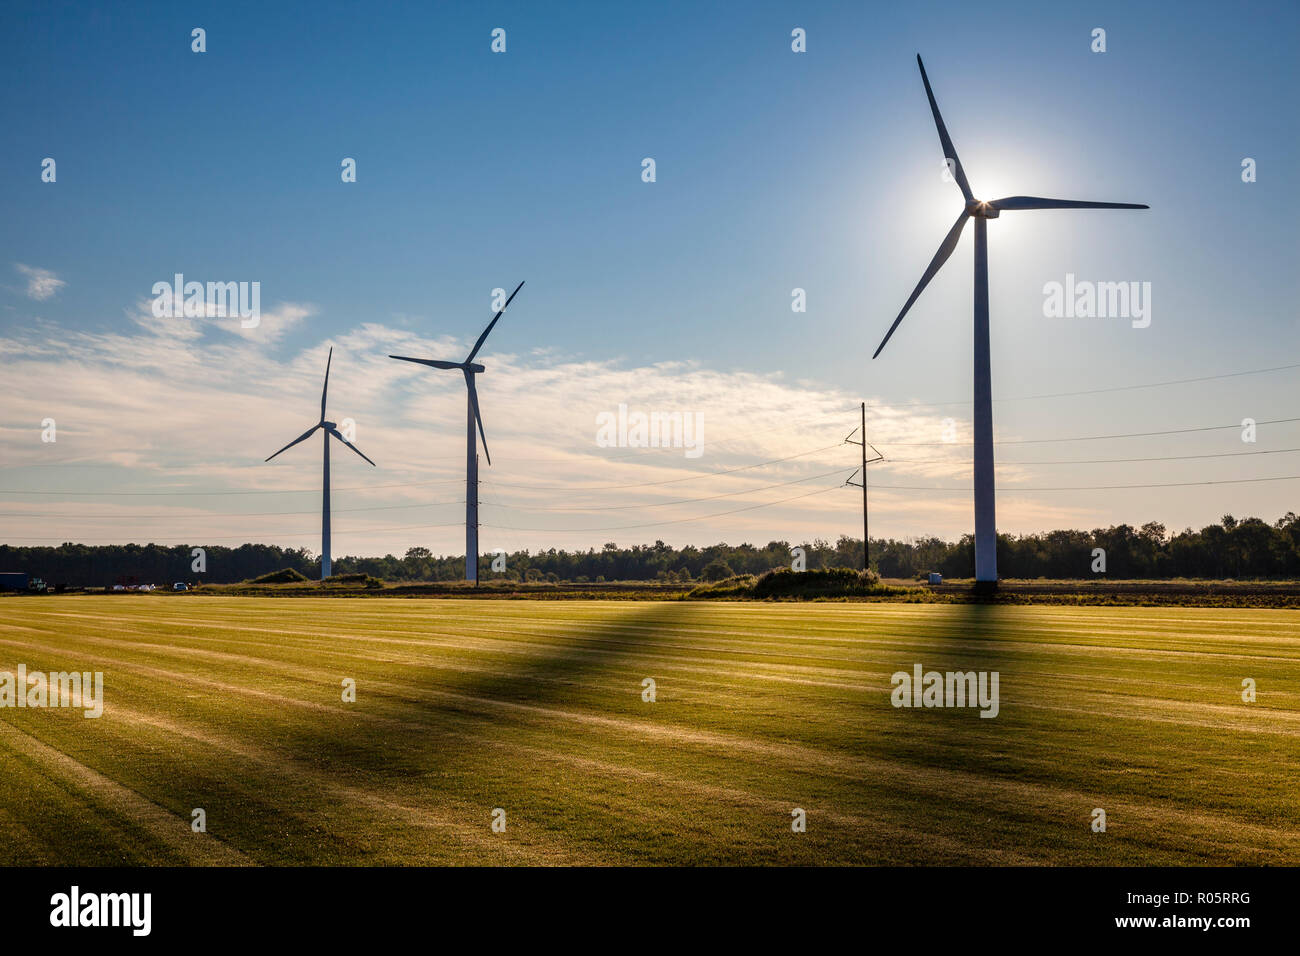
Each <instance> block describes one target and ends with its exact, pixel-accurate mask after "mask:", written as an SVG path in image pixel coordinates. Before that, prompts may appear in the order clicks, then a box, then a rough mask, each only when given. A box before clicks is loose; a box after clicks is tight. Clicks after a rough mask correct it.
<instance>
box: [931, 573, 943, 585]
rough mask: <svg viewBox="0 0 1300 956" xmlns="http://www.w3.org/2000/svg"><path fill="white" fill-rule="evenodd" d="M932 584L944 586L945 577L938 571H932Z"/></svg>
mask: <svg viewBox="0 0 1300 956" xmlns="http://www.w3.org/2000/svg"><path fill="white" fill-rule="evenodd" d="M930 583H931V584H943V575H942V574H940V573H939V572H938V571H931V572H930Z"/></svg>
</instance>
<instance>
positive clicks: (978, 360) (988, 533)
mask: <svg viewBox="0 0 1300 956" xmlns="http://www.w3.org/2000/svg"><path fill="white" fill-rule="evenodd" d="M916 65H917V66H919V67H920V68H921V82H923V83H924V84H925V95H926V96H927V97H928V98H929V100H930V112H932V113H933V114H934V125H935V126H936V127H938V130H939V142H940V144H942V146H943V155H944V158H945V159H946V161H947V163H948V166H949V168H950V169H951V171H952V175H953V179H954V180H956V183H957V185H958V187H959V188H960V189H961V192H962V195H963V196H964V197H965V198H966V206H965V208H964V209H963V210H962V213H961V215H960V216H958V217H957V222H956V223H954V224H953V227H952V228H951V229H950V230H948V235H947V236H945V237H944V240H943V244H942V245H940V246H939V251H938V252H936V253H935V254H934V258H933V259H931V260H930V265H929V268H927V269H926V270H925V274H924V275H922V276H921V281H920V282H918V283H917V284H916V288H915V289H914V290H912V294H911V296H909V297H908V300H907V304H906V305H904V306H903V311H901V312H899V313H898V318H896V319H894V324H893V325H891V326H890V327H889V331H888V332H886V333H885V337H884V339H883V340H882V341H881V343H880V348H877V349H876V352H875V355H872V356H871V357H872V358H873V359H874V358H875V357H876V356H877V355H879V354H880V352H881V350H882V349H883V348H884V347H885V343H886V342H888V341H889V337H890V336H891V335H893V334H894V330H895V329H896V328H898V323H900V322H902V321H903V316H905V315H907V310H908V309H910V308H911V307H912V303H914V302H915V301H916V300H917V297H918V296H920V294H921V291H922V290H923V289H924V288H925V287H926V286H927V285H928V284H929V282H930V280H931V279H933V278H934V275H935V273H937V272H938V271H939V269H940V268H941V267H942V266H943V264H944V263H945V262H947V261H948V257H949V256H951V255H952V252H953V250H954V249H956V248H957V240H958V239H959V238H961V231H962V229H963V228H965V226H966V220H967V219H974V220H975V585H976V587H977V588H981V589H986V590H991V589H992V588H995V587H997V580H998V550H997V521H996V519H995V515H994V505H993V501H994V495H993V394H992V392H993V389H992V376H991V372H990V370H989V257H988V221H989V220H990V219H996V218H998V215H999V214H1000V213H1001V212H1002V211H1003V210H1008V211H1013V210H1020V209H1149V208H1151V207H1149V206H1146V205H1144V204H1140V203H1126V202H1080V201H1078V200H1073V199H1040V198H1039V197H1037V196H1009V197H1007V198H1006V199H994V200H988V201H986V200H980V199H976V198H975V196H974V194H973V193H972V192H971V188H970V183H968V182H967V181H966V171H965V170H964V169H963V168H962V165H961V160H960V159H958V158H957V150H956V149H954V148H953V145H952V139H951V138H950V137H949V136H948V129H947V127H945V126H944V125H943V117H942V116H940V115H939V104H938V103H936V102H935V101H934V91H933V90H931V89H930V79H929V77H927V76H926V75H925V64H924V63H922V62H921V57H920V55H919V54H918V55H917V57H916Z"/></svg>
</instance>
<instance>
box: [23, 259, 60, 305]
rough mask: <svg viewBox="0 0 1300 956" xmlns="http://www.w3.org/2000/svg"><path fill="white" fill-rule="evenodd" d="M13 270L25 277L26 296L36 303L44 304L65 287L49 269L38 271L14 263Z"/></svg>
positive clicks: (34, 267) (31, 267) (32, 267)
mask: <svg viewBox="0 0 1300 956" xmlns="http://www.w3.org/2000/svg"><path fill="white" fill-rule="evenodd" d="M14 268H15V269H17V270H18V271H19V272H20V273H22V274H23V275H24V276H26V277H27V289H26V290H25V291H26V295H27V297H28V298H29V299H35V300H36V301H37V302H44V301H45V300H46V299H48V298H50V297H51V296H53V295H54V293H56V292H58V291H59V290H60V289H62V288H63V287H64V286H65V285H67V283H66V282H64V281H63V280H62V279H60V278H59V277H58V276H57V275H55V274H54V273H53V272H51V271H50V270H49V269H38V268H37V267H36V266H28V265H24V264H23V263H21V262H15V263H14Z"/></svg>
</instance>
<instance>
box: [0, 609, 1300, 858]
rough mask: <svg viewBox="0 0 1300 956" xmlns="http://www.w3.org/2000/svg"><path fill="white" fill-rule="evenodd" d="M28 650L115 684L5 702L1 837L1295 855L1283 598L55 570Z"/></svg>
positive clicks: (28, 625)
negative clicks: (809, 598) (405, 593)
mask: <svg viewBox="0 0 1300 956" xmlns="http://www.w3.org/2000/svg"><path fill="white" fill-rule="evenodd" d="M916 663H921V664H922V665H923V666H924V667H925V669H927V670H931V669H933V670H940V671H946V670H997V671H999V672H1000V674H1001V682H1000V692H1001V713H1000V714H999V716H998V717H997V718H996V719H992V720H989V719H981V718H980V717H979V715H978V711H977V710H974V709H968V710H934V709H928V710H917V709H895V708H894V707H892V706H891V705H890V691H891V690H892V687H891V684H890V675H891V674H892V673H893V672H895V671H897V670H906V671H910V670H911V669H912V666H913V665H914V664H916ZM19 664H26V665H27V667H28V669H29V670H35V669H41V670H47V671H49V670H100V671H103V672H104V675H105V706H104V715H103V717H102V718H100V719H97V720H88V719H85V718H84V717H83V716H82V712H81V711H80V710H71V709H45V710H33V709H22V710H18V709H3V710H0V862H3V863H5V864H60V863H62V864H175V863H195V864H258V863H263V864H899V863H903V864H969V863H983V864H1026V863H1028V864H1121V863H1135V864H1192V865H1195V864H1297V863H1300V614H1297V612H1296V611H1294V610H1291V611H1288V610H1255V609H1220V608H1192V609H1176V608H1119V607H1045V606H985V605H942V604H939V605H935V604H922V605H912V604H870V605H866V604H776V605H773V604H750V603H707V602H702V603H682V602H635V601H628V602H612V601H547V602H530V601H462V600H454V599H445V600H436V601H431V600H430V601H425V600H410V599H407V600H400V599H384V598H369V599H349V598H329V599H315V598H302V599H297V600H277V599H273V598H267V599H260V598H237V597H203V596H197V595H194V596H182V597H179V598H176V597H163V596H161V595H159V596H149V595H139V596H135V595H132V596H103V597H94V596H84V597H80V596H78V597H73V596H69V597H47V598H42V599H14V600H8V601H5V602H2V603H0V670H9V671H16V670H17V667H18V665H19ZM647 677H649V678H653V679H654V680H655V681H656V683H657V700H656V701H655V702H654V703H646V702H644V701H643V700H642V681H643V680H644V679H645V678H647ZM1247 677H1250V678H1254V679H1255V681H1256V682H1257V684H1258V694H1259V697H1258V700H1257V701H1256V702H1255V703H1244V702H1243V701H1242V699H1241V684H1242V680H1243V678H1247ZM345 678H352V679H354V680H355V681H356V684H357V701H356V703H344V702H343V701H342V699H341V695H342V687H341V682H342V681H343V680H344V679H345ZM196 807H201V808H203V809H204V810H205V811H206V814H207V832H206V833H205V834H199V833H194V832H192V830H191V827H190V820H191V810H192V809H193V808H196ZM498 807H499V808H502V809H504V810H505V813H506V830H505V832H504V833H494V832H493V831H492V828H491V822H492V812H493V809H494V808H498ZM796 807H798V808H802V809H804V810H805V811H806V812H807V832H805V833H794V832H792V830H791V819H792V818H791V810H792V809H793V808H796ZM1096 807H1100V808H1104V809H1105V810H1106V812H1107V815H1108V821H1107V832H1106V833H1094V832H1092V830H1091V828H1090V822H1091V814H1092V811H1093V809H1094V808H1096Z"/></svg>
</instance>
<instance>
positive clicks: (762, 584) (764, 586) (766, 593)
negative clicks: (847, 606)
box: [754, 568, 880, 598]
mask: <svg viewBox="0 0 1300 956" xmlns="http://www.w3.org/2000/svg"><path fill="white" fill-rule="evenodd" d="M879 581H880V577H879V576H878V575H877V574H876V572H874V571H859V570H857V569H855V568H818V569H814V570H811V571H792V570H790V569H789V568H777V569H775V570H772V571H768V572H767V573H765V574H763V575H761V576H760V577H759V579H758V580H757V581H755V582H754V597H757V598H766V597H787V596H794V595H802V596H810V595H815V594H820V595H832V594H856V593H860V592H862V591H864V590H867V589H868V588H871V587H873V586H875V585H876V584H878V583H879Z"/></svg>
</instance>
